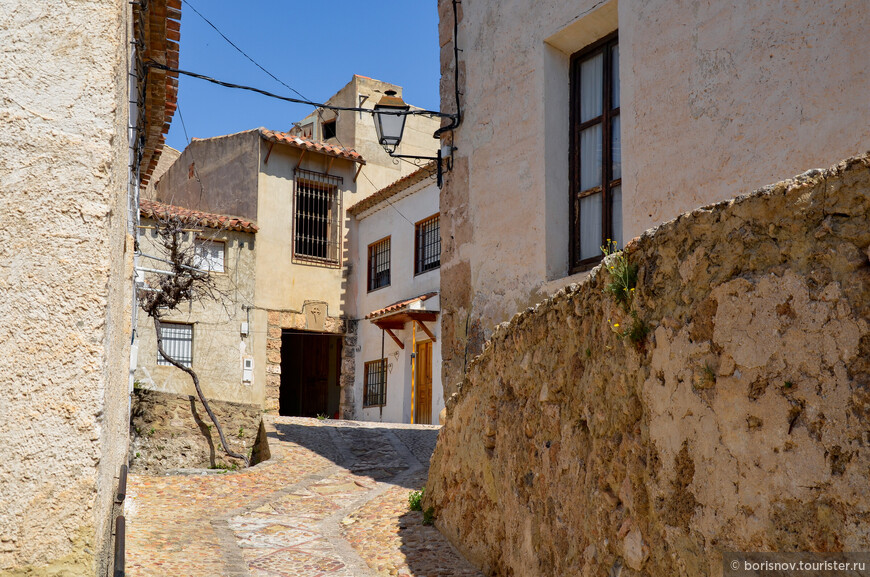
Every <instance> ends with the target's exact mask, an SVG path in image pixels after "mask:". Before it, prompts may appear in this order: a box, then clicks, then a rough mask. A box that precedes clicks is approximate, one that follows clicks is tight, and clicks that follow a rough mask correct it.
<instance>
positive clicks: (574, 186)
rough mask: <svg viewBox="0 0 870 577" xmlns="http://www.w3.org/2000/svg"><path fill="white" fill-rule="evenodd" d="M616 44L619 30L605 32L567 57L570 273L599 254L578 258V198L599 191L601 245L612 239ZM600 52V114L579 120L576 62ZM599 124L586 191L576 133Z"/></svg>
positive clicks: (595, 260)
mask: <svg viewBox="0 0 870 577" xmlns="http://www.w3.org/2000/svg"><path fill="white" fill-rule="evenodd" d="M618 44H619V32H618V31H616V32H613V33H611V34H608V35H607V36H605V37H604V38H602V39H600V40H598V41H596V42H594V43H592V44H590V45H589V46H587V47H586V48H584V49H583V50H580V51H579V52H576V53H575V54H573V55H572V56H571V67H570V81H571V100H570V102H571V104H570V114H569V123H570V124H569V126H570V129H571V142H570V150H571V152H570V177H569V182H570V187H571V189H570V191H569V197H568V198H569V203H570V205H571V230H570V235H571V236H570V243H569V244H570V264H571V274H574V273H578V272H583V271H587V270H589V269H591V268H593V267H594V266H595V265H596V264H598V263H599V262H601V259H602V258H603V256H604V255H603V254H599V255H596V256H594V257H589V258H585V259H580V254H579V249H580V199H581V198H583V197H585V196H589V195H592V194H595V193H598V192H600V193H601V218H602V223H601V232H602V238H601V244H602V245H603V244H604V242H605V239H608V238H613V230H612V226H613V220H612V218H613V214H612V212H613V209H612V201H611V190H612V189H613V188H615V187H617V186H620V185H621V184H622V179H621V178H620V179H616V180H611V176H612V171H613V163H612V158H611V155H612V139H611V129H612V124H611V123H612V121H613V117H615V116H618V115H619V111H620V109H619V108H618V107H617V108H613V109H611V107H610V104H611V102H612V101H613V94H612V91H613V79H612V61H611V51H610V50H609V49H610V48H611V47H612V46H615V45H618ZM599 52H601V53H603V54H604V61H603V63H602V67H603V77H602V84H603V88H604V98H603V101H602V103H601V108H602V112H601V115H600V116H596V117H595V118H591V119H589V120H587V121H586V122H583V123H580V122H579V119H580V103H581V99H580V64H581V62H582V61H583V60H586V59H587V58H589V57H592V56H595V55H596V54H597V53H599ZM596 124H601V125H602V127H601V141H602V146H601V166H600V167H599V168H600V170H601V185H600V186H597V187H595V188H591V189H589V190H583V191H581V190H580V134H581V133H582V132H583V130H585V129H587V128H590V127H592V126H595V125H596Z"/></svg>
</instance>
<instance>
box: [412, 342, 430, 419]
mask: <svg viewBox="0 0 870 577" xmlns="http://www.w3.org/2000/svg"><path fill="white" fill-rule="evenodd" d="M416 373H417V374H416V375H415V377H416V381H417V386H416V387H415V388H416V389H417V390H416V391H415V392H416V397H417V398H416V399H415V400H414V422H415V423H419V424H421V425H431V424H432V341H427V342H425V343H417V370H416Z"/></svg>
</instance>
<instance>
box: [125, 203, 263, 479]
mask: <svg viewBox="0 0 870 577" xmlns="http://www.w3.org/2000/svg"><path fill="white" fill-rule="evenodd" d="M189 230H190V227H189V225H187V224H185V223H183V222H182V221H181V220H180V219H179V218H176V217H168V218H166V219H162V220H160V221H158V224H157V234H158V236H159V237H160V240H161V243H162V248H163V251H164V252H165V256H166V258H165V259H164V260H163V262H165V263H167V264H169V265H170V268H168V269H167V270H166V271H161V272H159V273H151V276H152V279H153V281H154V282H153V284H152V286H149V288H148V290H144V291H141V292H140V293H139V306H140V307H141V308H142V310H143V311H145V312H146V313H147V314H148V316H149V317H151V318H152V319H154V330H155V332H156V333H157V350H158V351H159V353H160V354H161V355H162V356H163V358H164V359H166V360H167V361H168V362H169V363H170V364H171V365H172V366H174V367H177V368H179V369H181V370H182V371H184V372H185V373H187V374H188V375H189V376H190V378H191V380H192V381H193V386H194V388H195V389H196V394H197V396H199V400H200V401H201V402H202V405H203V406H204V407H205V410H206V412H207V413H208V416H209V418H210V419H211V421H212V423H214V426H215V428H217V432H218V436H219V437H220V440H221V445H222V446H223V449H224V452H225V453H226V454H227V455H228V456H230V457H234V458H236V459H241V460H242V461H244V463H245V466H246V467H247V466H249V465H250V461H249V459H248V457H247V456H246V455H241V454H239V453H236V452H234V451H233V450H232V449H230V447H229V445H228V444H227V441H226V437H225V436H224V431H223V428H222V427H221V425H220V423H219V422H218V420H217V417H216V416H215V414H214V412H212V410H211V406H209V403H208V400H207V399H206V398H205V395H204V394H203V392H202V387H200V383H199V376H198V375H197V374H196V371H194V370H193V369H191V368H190V367H187V366H185V365H184V364H182V363H181V362H179V361H178V360H177V359H175V358H173V357H171V356H170V355H168V354H167V353H166V351H165V350H164V348H163V332H162V319H163V317H164V315H165V314H166V313H167V312H170V311H174V310H177V309H178V307H179V305H181V304H182V303H185V302H193V301H194V300H198V299H207V300H214V301H218V302H220V303H221V304H222V305H223V306H224V308H225V309H226V308H227V304H226V298H225V297H226V295H225V294H224V293H223V292H222V291H220V290H219V289H218V287H216V286H215V283H214V279H213V278H212V276H211V274H210V273H209V271H205V270H200V269H199V267H198V264H199V263H197V262H196V258H195V255H196V253H195V247H194V243H188V244H187V245H185V242H184V236H185V234H186V232H187V231H189Z"/></svg>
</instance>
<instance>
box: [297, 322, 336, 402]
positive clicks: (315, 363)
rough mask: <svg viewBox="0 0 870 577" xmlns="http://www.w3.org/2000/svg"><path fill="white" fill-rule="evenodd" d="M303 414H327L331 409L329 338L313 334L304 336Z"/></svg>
mask: <svg viewBox="0 0 870 577" xmlns="http://www.w3.org/2000/svg"><path fill="white" fill-rule="evenodd" d="M303 342H304V343H305V344H304V346H303V357H302V367H301V369H302V376H301V379H300V380H301V381H302V387H301V388H302V391H301V392H302V402H301V405H302V416H303V417H316V416H317V415H326V414H327V411H328V410H329V409H328V408H327V407H328V404H329V360H330V359H329V338H328V337H326V336H324V335H320V334H312V335H305V336H304V337H303Z"/></svg>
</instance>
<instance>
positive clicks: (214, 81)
mask: <svg viewBox="0 0 870 577" xmlns="http://www.w3.org/2000/svg"><path fill="white" fill-rule="evenodd" d="M145 67H146V68H156V69H157V70H165V71H166V72H173V73H175V74H181V75H182V76H189V77H191V78H198V79H199V80H205V81H206V82H211V83H212V84H217V85H218V86H223V87H224V88H235V89H238V90H248V91H250V92H256V93H257V94H262V95H263V96H267V97H269V98H275V99H277V100H283V101H284V102H292V103H294V104H305V105H308V106H313V107H315V108H325V109H326V110H338V111H339V112H366V113H368V114H372V113H373V112H374V111H373V109H371V108H360V107H358V106H335V105H332V104H326V103H325V102H314V101H313V100H305V99H302V98H293V97H292V96H281V95H280V94H275V93H274V92H269V91H268V90H263V89H262V88H256V87H254V86H245V85H244V84H236V83H234V82H227V81H225V80H218V79H217V78H212V77H211V76H206V75H205V74H199V73H197V72H191V71H189V70H181V69H179V68H172V67H170V66H166V65H165V64H160V63H159V62H154V61H153V60H152V61H149V62H146V63H145ZM390 114H393V115H395V116H434V117H437V118H454V117H455V116H456V115H455V114H448V113H446V112H438V111H437V110H425V109H416V110H415V109H413V108H412V109H409V110H395V109H394V110H391V111H390Z"/></svg>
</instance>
